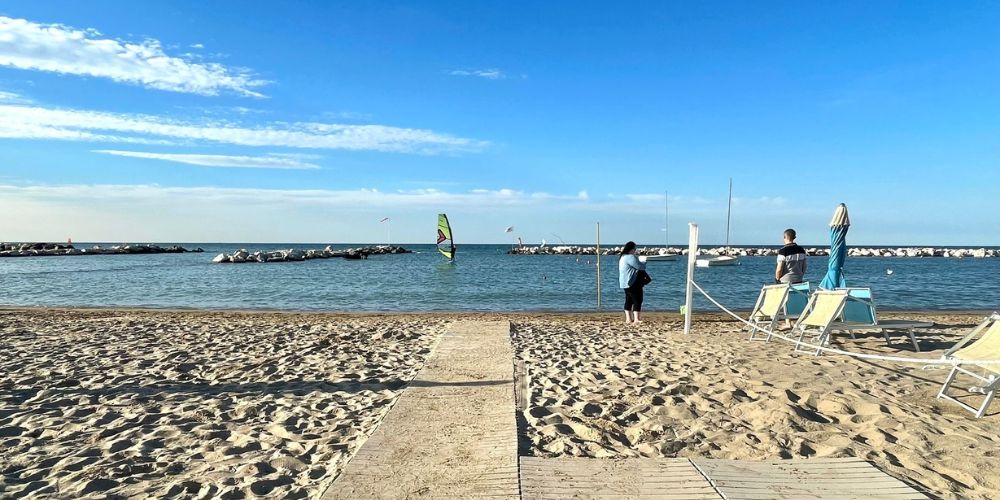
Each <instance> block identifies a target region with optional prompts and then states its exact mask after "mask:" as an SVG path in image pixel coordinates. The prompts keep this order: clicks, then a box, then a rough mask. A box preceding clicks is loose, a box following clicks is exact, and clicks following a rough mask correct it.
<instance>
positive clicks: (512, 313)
mask: <svg viewBox="0 0 1000 500" xmlns="http://www.w3.org/2000/svg"><path fill="white" fill-rule="evenodd" d="M46 310H48V311H60V312H114V311H119V312H130V313H131V312H135V313H142V312H149V313H192V314H274V315H316V316H330V317H349V318H356V317H363V316H374V317H400V316H402V317H406V316H413V317H427V316H446V317H455V318H459V319H460V318H462V317H467V316H469V315H475V316H477V317H480V316H496V317H525V318H534V317H539V318H544V317H550V316H555V317H568V316H581V317H591V318H600V317H603V316H614V317H616V318H617V317H618V316H619V315H620V314H621V310H619V309H605V310H601V311H590V310H572V309H537V310H507V311H493V310H471V309H470V310H430V311H418V310H410V311H344V310H336V309H330V310H325V309H323V310H318V309H233V308H219V309H212V308H196V307H192V308H183V307H163V308H160V307H129V306H21V305H7V304H0V313H3V312H18V311H32V312H37V311H46ZM732 311H733V312H735V313H738V314H741V315H746V314H749V313H750V309H732ZM995 311H1000V304H998V307H997V308H996V309H891V308H883V307H879V309H878V312H879V315H883V314H890V315H898V314H920V315H946V316H988V315H990V314H991V313H993V312H995ZM642 316H643V318H647V319H649V318H657V319H661V320H681V319H683V318H684V316H683V315H681V314H680V313H678V312H673V311H662V310H661V311H656V310H650V311H643V312H642ZM699 317H701V318H706V317H707V318H712V319H713V321H714V320H715V319H716V318H720V319H729V315H728V314H726V313H724V312H721V311H699V310H697V309H696V310H695V318H699ZM695 321H697V319H696V320H695ZM733 321H735V320H733Z"/></svg>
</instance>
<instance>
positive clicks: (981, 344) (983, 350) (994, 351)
mask: <svg viewBox="0 0 1000 500" xmlns="http://www.w3.org/2000/svg"><path fill="white" fill-rule="evenodd" d="M977 336H979V339H978V340H975V341H973V339H974V338H976V337H977ZM970 342H971V343H970ZM941 359H946V360H949V361H951V360H957V361H959V362H961V361H987V360H1000V313H996V312H994V313H993V314H991V315H990V316H989V317H988V318H986V320H984V321H983V322H982V323H980V324H979V326H977V327H975V328H973V329H972V332H970V333H969V334H968V335H966V336H965V337H964V338H962V340H959V341H958V343H957V344H955V345H954V346H953V347H952V348H951V349H948V350H947V351H945V353H944V355H943V356H942V357H941ZM973 370H978V371H980V372H981V374H980V373H976V372H975V371H973ZM958 372H962V373H964V374H966V375H969V376H971V377H973V378H976V379H977V380H979V381H981V382H983V385H982V386H980V387H973V388H970V389H969V390H970V392H979V393H982V394H983V396H984V398H983V404H982V405H981V406H980V407H979V408H976V407H974V406H971V405H969V404H966V403H964V402H962V401H959V400H957V399H955V398H953V397H951V396H949V395H948V394H947V391H948V387H950V386H951V385H952V383H953V382H954V381H955V375H957V374H958ZM998 386H1000V365H981V366H974V365H973V366H971V367H970V368H966V367H963V366H962V364H961V363H959V364H956V365H955V366H954V367H952V369H951V373H949V374H948V378H947V379H945V381H944V385H942V386H941V391H940V392H938V396H937V397H938V398H945V399H948V400H950V401H953V402H955V403H958V404H959V405H961V407H962V408H965V409H966V410H969V411H970V412H972V414H973V415H975V416H976V418H980V417H982V416H983V414H984V413H986V409H987V408H989V406H990V402H991V401H993V396H995V395H996V392H997V389H998Z"/></svg>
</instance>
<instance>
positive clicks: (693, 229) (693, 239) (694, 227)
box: [684, 222, 698, 335]
mask: <svg viewBox="0 0 1000 500" xmlns="http://www.w3.org/2000/svg"><path fill="white" fill-rule="evenodd" d="M697 259H698V224H695V223H693V222H689V223H688V270H687V281H686V282H685V295H684V335H687V334H689V333H691V315H692V314H693V313H694V305H693V304H692V302H693V299H694V287H693V286H692V285H691V284H692V283H694V267H695V260H697Z"/></svg>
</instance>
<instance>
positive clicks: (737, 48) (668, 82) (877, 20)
mask: <svg viewBox="0 0 1000 500" xmlns="http://www.w3.org/2000/svg"><path fill="white" fill-rule="evenodd" d="M0 16H2V17H3V18H2V19H0V210H2V211H3V213H4V214H5V215H4V217H3V218H2V219H0V240H7V241H12V240H56V241H58V240H63V239H65V238H67V237H72V238H73V239H74V240H77V241H98V240H99V241H261V242H266V241H302V242H333V243H336V242H356V241H381V240H384V239H385V237H386V227H385V226H384V225H380V224H379V222H378V221H379V220H380V219H381V218H383V217H386V216H388V217H391V219H392V237H393V239H394V240H396V241H404V242H431V241H433V240H432V238H433V234H434V229H433V228H434V223H435V221H436V217H435V214H437V213H438V212H442V211H443V212H447V213H448V214H449V217H450V219H451V220H452V223H453V225H454V226H455V233H456V238H457V240H458V242H459V243H462V242H470V243H471V242H477V243H478V242H484V243H486V242H507V241H510V236H509V235H507V234H505V233H504V232H503V229H504V228H505V227H507V226H510V225H513V226H514V227H515V234H517V235H520V236H521V237H523V238H524V240H525V241H527V242H538V241H540V240H541V239H543V238H545V239H547V240H549V241H557V239H558V238H561V239H563V240H566V241H576V242H590V241H592V240H593V233H594V222H597V221H600V222H601V224H602V230H603V233H602V234H603V239H604V240H605V241H609V242H617V241H619V240H621V241H624V240H627V239H635V240H637V241H639V242H640V243H649V244H653V243H659V242H662V240H663V231H662V228H663V226H664V224H663V193H664V191H669V192H670V209H671V217H670V236H671V242H672V243H676V244H680V243H681V242H682V240H683V238H684V227H683V226H684V225H685V223H687V222H689V221H696V222H698V223H699V224H701V226H702V233H703V239H704V240H706V241H708V242H720V241H722V240H723V239H724V232H725V212H726V191H727V183H728V179H729V178H730V177H732V178H734V184H735V194H734V196H735V200H734V209H733V210H734V213H733V241H734V242H735V243H737V244H758V243H777V242H779V239H780V232H781V230H783V229H784V228H785V227H789V226H791V227H795V228H796V229H798V230H799V233H800V235H801V237H800V241H801V242H803V243H806V244H823V243H824V242H825V241H826V238H827V236H826V232H827V230H826V224H827V222H828V221H829V218H830V215H831V214H832V212H833V209H834V208H835V206H836V204H837V203H839V202H845V203H847V204H848V207H849V208H850V210H851V218H852V222H853V223H854V226H853V227H852V234H851V239H850V242H851V243H852V244H924V245H932V244H938V245H943V244H968V245H998V244H1000V234H998V228H1000V224H998V222H1000V215H998V214H1000V197H998V196H997V195H996V190H997V186H998V185H1000V168H998V166H1000V165H998V158H1000V120H998V117H1000V93H998V92H997V90H996V89H997V88H998V87H1000V50H998V49H1000V32H998V31H997V29H996V26H998V25H1000V4H996V3H990V2H963V3H961V4H953V3H949V4H945V3H940V2H937V3H935V2H857V3H852V2H836V3H830V4H824V5H809V4H806V3H802V2H787V3H782V2H773V3H768V4H760V3H757V2H738V3H729V2H712V3H709V2H699V3H694V2H690V3H681V2H639V3H635V4H630V5H628V6H627V7H622V6H612V5H610V4H602V3H588V2H565V3H563V2H545V3H542V4H539V3H536V2H524V3H520V2H420V3H412V4H392V3H388V2H377V3H375V2H351V3H333V2H286V3H282V4H280V6H278V7H276V6H275V5H274V4H269V3H264V2H245V1H241V2H229V3H225V2H212V3H210V4H206V3H204V2H184V1H171V2H134V3H122V2H100V1H92V2H86V3H81V2H59V1H53V2H19V1H12V2H11V1H8V2H4V3H3V4H0Z"/></svg>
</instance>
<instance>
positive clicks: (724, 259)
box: [694, 177, 740, 267]
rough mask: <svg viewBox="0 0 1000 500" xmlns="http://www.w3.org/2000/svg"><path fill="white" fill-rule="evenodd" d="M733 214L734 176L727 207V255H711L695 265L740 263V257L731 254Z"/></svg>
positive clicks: (731, 179) (730, 185) (712, 265)
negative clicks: (730, 224)
mask: <svg viewBox="0 0 1000 500" xmlns="http://www.w3.org/2000/svg"><path fill="white" fill-rule="evenodd" d="M732 215H733V178H732V177H730V178H729V208H727V209H726V253H725V255H720V256H718V257H709V258H706V259H698V260H696V261H694V262H695V265H697V266H698V267H722V266H735V265H736V264H739V262H740V259H739V257H735V256H732V255H729V221H730V220H731V219H732Z"/></svg>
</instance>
